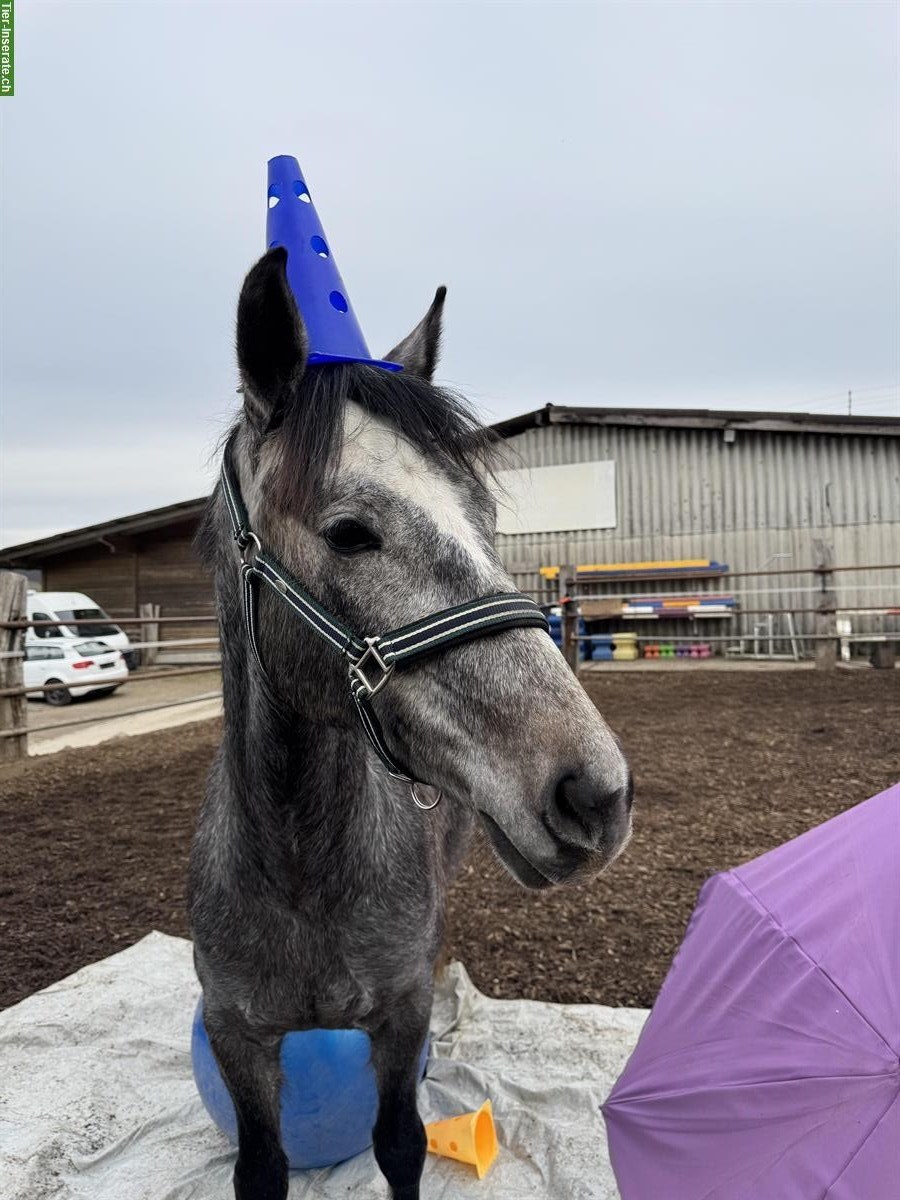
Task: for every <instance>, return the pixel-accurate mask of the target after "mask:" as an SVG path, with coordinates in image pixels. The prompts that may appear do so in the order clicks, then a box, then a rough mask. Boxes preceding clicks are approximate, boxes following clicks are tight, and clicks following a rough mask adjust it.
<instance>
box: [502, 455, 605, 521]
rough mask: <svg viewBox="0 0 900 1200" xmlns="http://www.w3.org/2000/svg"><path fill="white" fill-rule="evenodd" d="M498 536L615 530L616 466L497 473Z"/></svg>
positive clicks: (583, 465) (586, 465)
mask: <svg viewBox="0 0 900 1200" xmlns="http://www.w3.org/2000/svg"><path fill="white" fill-rule="evenodd" d="M497 477H498V480H499V483H500V487H499V490H498V492H497V493H496V499H497V532H498V533H556V532H559V531H561V530H566V529H615V526H616V464H615V462H614V461H613V460H612V459H610V460H608V461H603V462H586V463H567V464H565V465H564V466H561V467H526V468H524V469H523V470H517V471H498V473H497Z"/></svg>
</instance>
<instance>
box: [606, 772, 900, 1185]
mask: <svg viewBox="0 0 900 1200" xmlns="http://www.w3.org/2000/svg"><path fill="white" fill-rule="evenodd" d="M603 1114H604V1117H605V1118H606V1126H607V1132H608V1136H609V1148H610V1156H611V1158H612V1164H613V1168H614V1170H615V1173H616V1178H617V1180H618V1184H619V1189H620V1191H621V1194H622V1200H897V1198H898V1197H900V785H898V786H896V787H893V788H890V789H889V790H888V791H886V792H882V793H881V794H880V795H879V796H875V797H873V798H872V799H871V800H867V801H866V802H865V803H864V804H860V805H858V806H857V807H856V808H852V809H850V810H849V811H848V812H845V813H843V814H842V815H841V816H839V817H835V818H834V820H832V821H827V822H826V823H825V824H824V825H820V826H819V827H818V828H816V829H813V830H810V832H809V833H805V834H803V836H802V837H799V838H796V839H795V840H794V841H792V842H788V843H787V845H784V846H780V847H779V848H778V849H777V850H772V851H771V852H770V853H768V854H764V855H763V856H762V857H761V858H757V859H754V861H753V862H749V863H747V864H746V865H745V866H743V867H739V868H738V869H737V870H735V871H726V872H725V873H724V874H722V875H716V876H714V877H713V878H712V879H710V880H709V881H708V882H707V883H706V884H705V885H704V887H703V889H702V891H701V893H700V899H699V902H698V904H697V909H696V911H695V912H694V915H693V917H692V918H691V923H690V925H689V926H688V931H687V934H686V936H685V939H684V942H683V944H682V946H681V949H680V950H679V951H678V953H677V955H676V956H675V961H674V962H673V964H672V967H671V970H670V971H669V974H668V977H667V978H666V981H665V983H664V984H663V986H662V990H661V991H660V993H659V996H658V998H657V1001H656V1004H655V1005H654V1008H653V1012H652V1013H651V1014H650V1017H649V1019H648V1021H647V1024H646V1025H645V1026H644V1030H643V1032H642V1034H641V1037H640V1040H639V1041H638V1044H637V1046H636V1048H635V1051H634V1053H633V1054H632V1056H631V1058H630V1060H629V1062H628V1064H627V1065H626V1067H625V1070H624V1071H623V1073H622V1075H621V1076H620V1078H619V1080H618V1082H617V1083H616V1085H615V1087H614V1088H613V1090H612V1092H611V1094H610V1096H609V1099H608V1100H607V1101H606V1104H605V1105H604V1106H603Z"/></svg>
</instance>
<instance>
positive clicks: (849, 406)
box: [847, 388, 853, 417]
mask: <svg viewBox="0 0 900 1200" xmlns="http://www.w3.org/2000/svg"><path fill="white" fill-rule="evenodd" d="M847 416H848V417H852V416H853V392H852V391H851V390H850V388H848V389H847Z"/></svg>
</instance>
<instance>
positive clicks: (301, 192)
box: [294, 179, 312, 204]
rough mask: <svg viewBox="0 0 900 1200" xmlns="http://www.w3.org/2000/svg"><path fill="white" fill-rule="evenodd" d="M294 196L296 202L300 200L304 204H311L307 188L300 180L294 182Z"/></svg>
mask: <svg viewBox="0 0 900 1200" xmlns="http://www.w3.org/2000/svg"><path fill="white" fill-rule="evenodd" d="M294 195H295V196H296V197H297V199H298V200H302V201H303V203H304V204H312V198H311V197H310V194H309V188H308V187H307V186H306V184H305V183H304V182H303V180H302V179H295V180H294Z"/></svg>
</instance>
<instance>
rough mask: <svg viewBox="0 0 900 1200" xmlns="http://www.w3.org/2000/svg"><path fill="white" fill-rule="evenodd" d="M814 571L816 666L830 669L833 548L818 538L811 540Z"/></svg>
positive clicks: (834, 653)
mask: <svg viewBox="0 0 900 1200" xmlns="http://www.w3.org/2000/svg"><path fill="white" fill-rule="evenodd" d="M813 548H814V550H815V554H816V573H817V574H818V576H819V603H818V605H817V609H818V611H817V612H816V617H815V630H816V633H817V634H818V635H819V637H818V640H817V641H816V667H821V668H823V669H825V670H832V669H833V668H834V667H836V666H837V659H838V646H837V594H836V593H835V591H834V572H833V570H832V568H833V566H834V549H833V547H832V546H830V545H829V544H828V543H827V542H823V541H822V540H821V539H820V538H816V539H815V540H814V541H813Z"/></svg>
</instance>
